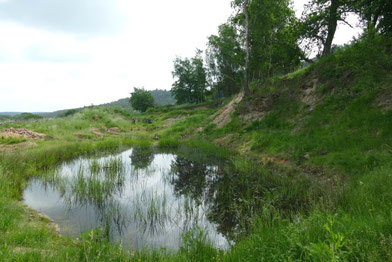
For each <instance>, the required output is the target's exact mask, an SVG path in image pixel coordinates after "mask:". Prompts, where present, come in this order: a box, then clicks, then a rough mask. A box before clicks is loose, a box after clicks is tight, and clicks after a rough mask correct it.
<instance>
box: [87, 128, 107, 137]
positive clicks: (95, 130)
mask: <svg viewBox="0 0 392 262" xmlns="http://www.w3.org/2000/svg"><path fill="white" fill-rule="evenodd" d="M90 131H91V133H93V134H94V135H96V136H99V137H102V136H104V135H103V133H102V132H101V131H100V130H99V129H98V128H91V129H90Z"/></svg>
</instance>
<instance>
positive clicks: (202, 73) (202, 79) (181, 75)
mask: <svg viewBox="0 0 392 262" xmlns="http://www.w3.org/2000/svg"><path fill="white" fill-rule="evenodd" d="M172 74H173V77H174V78H175V79H176V81H175V82H174V84H173V87H172V90H171V92H172V94H173V95H174V97H175V98H176V100H177V103H178V104H184V103H200V102H204V101H205V100H206V95H207V73H206V69H205V68H204V61H203V58H202V57H201V51H197V53H196V55H195V57H193V58H190V59H189V58H185V59H182V58H179V57H177V58H176V60H175V61H174V71H173V72H172Z"/></svg>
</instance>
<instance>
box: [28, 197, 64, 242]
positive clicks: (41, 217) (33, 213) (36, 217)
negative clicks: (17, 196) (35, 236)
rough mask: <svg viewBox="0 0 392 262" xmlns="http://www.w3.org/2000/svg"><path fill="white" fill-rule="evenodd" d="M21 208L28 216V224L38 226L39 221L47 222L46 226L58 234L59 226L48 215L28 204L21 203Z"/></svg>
mask: <svg viewBox="0 0 392 262" xmlns="http://www.w3.org/2000/svg"><path fill="white" fill-rule="evenodd" d="M23 208H24V209H25V211H26V214H27V215H28V218H29V224H31V225H33V226H37V227H39V226H40V225H41V223H45V224H47V226H48V228H50V229H51V230H53V231H54V232H56V234H58V235H60V227H59V225H57V224H56V223H55V222H54V221H53V220H52V219H51V218H50V217H48V216H47V215H45V214H44V213H41V212H39V211H37V210H35V209H33V208H31V207H29V206H28V205H25V204H23Z"/></svg>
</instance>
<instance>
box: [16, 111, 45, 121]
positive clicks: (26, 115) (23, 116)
mask: <svg viewBox="0 0 392 262" xmlns="http://www.w3.org/2000/svg"><path fill="white" fill-rule="evenodd" d="M42 118H43V117H42V116H40V115H36V114H32V113H22V114H20V115H16V116H14V119H17V120H32V119H42Z"/></svg>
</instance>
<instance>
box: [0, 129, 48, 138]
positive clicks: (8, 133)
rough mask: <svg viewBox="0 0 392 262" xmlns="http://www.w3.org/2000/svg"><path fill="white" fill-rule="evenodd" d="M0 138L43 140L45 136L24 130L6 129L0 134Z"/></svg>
mask: <svg viewBox="0 0 392 262" xmlns="http://www.w3.org/2000/svg"><path fill="white" fill-rule="evenodd" d="M0 137H4V138H18V137H23V138H30V139H45V137H46V135H45V134H41V133H37V132H34V131H31V130H28V129H26V128H13V127H10V128H7V129H4V130H2V131H1V132H0Z"/></svg>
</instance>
